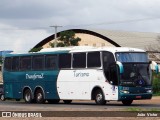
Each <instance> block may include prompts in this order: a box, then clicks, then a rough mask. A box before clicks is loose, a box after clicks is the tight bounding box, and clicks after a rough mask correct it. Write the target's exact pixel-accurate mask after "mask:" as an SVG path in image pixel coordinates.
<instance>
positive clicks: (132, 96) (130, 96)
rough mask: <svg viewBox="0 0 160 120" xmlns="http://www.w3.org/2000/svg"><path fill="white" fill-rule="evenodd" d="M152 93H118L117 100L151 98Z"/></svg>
mask: <svg viewBox="0 0 160 120" xmlns="http://www.w3.org/2000/svg"><path fill="white" fill-rule="evenodd" d="M151 98H152V94H148V93H144V94H120V95H119V101H122V100H143V99H151Z"/></svg>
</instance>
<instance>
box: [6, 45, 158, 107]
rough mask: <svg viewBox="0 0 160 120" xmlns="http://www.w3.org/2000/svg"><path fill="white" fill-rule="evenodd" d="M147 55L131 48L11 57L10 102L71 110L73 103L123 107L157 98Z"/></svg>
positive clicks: (75, 49)
mask: <svg viewBox="0 0 160 120" xmlns="http://www.w3.org/2000/svg"><path fill="white" fill-rule="evenodd" d="M152 63H153V64H154V68H155V69H154V70H155V71H156V72H158V66H157V64H156V63H155V62H150V61H149V60H148V55H147V53H146V52H145V51H144V50H141V49H136V48H127V47H102V48H95V47H89V46H88V47H87V46H86V47H83V46H77V47H66V48H65V47H64V48H63V47H62V48H46V49H42V50H41V51H40V52H36V53H26V54H13V53H12V54H7V55H6V56H5V60H4V65H3V79H4V96H5V99H15V100H17V101H19V100H21V99H24V101H25V102H26V103H33V102H34V103H45V102H48V103H59V101H60V100H63V102H64V103H66V104H69V103H71V102H72V100H95V102H96V104H98V105H103V104H106V101H113V100H115V101H121V102H122V103H123V105H131V104H132V102H133V100H141V99H151V98H152V80H151V78H152V72H151V65H152Z"/></svg>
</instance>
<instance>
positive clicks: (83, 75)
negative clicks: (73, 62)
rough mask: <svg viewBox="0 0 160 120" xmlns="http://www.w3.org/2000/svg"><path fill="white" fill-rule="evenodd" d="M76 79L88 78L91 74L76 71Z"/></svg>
mask: <svg viewBox="0 0 160 120" xmlns="http://www.w3.org/2000/svg"><path fill="white" fill-rule="evenodd" d="M73 73H74V77H88V76H89V73H82V72H77V71H76V70H75V71H73Z"/></svg>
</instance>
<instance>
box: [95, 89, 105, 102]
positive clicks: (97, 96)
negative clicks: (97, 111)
mask: <svg viewBox="0 0 160 120" xmlns="http://www.w3.org/2000/svg"><path fill="white" fill-rule="evenodd" d="M95 102H96V104H97V105H104V104H106V100H105V98H104V95H103V92H102V90H100V89H98V90H96V92H95Z"/></svg>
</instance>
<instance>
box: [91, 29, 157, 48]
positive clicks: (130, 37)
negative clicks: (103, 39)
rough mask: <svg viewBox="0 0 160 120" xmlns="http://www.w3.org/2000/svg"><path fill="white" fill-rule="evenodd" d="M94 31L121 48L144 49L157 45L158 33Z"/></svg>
mask: <svg viewBox="0 0 160 120" xmlns="http://www.w3.org/2000/svg"><path fill="white" fill-rule="evenodd" d="M94 31H95V32H97V33H99V34H101V35H104V36H107V37H108V38H110V39H111V40H113V41H114V42H116V43H117V44H119V45H120V46H123V47H134V48H140V49H146V48H147V47H149V46H157V45H158V44H159V42H158V37H160V33H149V32H127V31H109V30H94Z"/></svg>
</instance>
